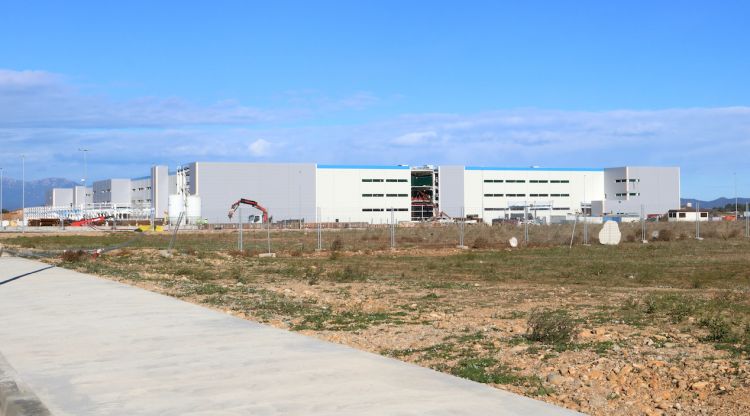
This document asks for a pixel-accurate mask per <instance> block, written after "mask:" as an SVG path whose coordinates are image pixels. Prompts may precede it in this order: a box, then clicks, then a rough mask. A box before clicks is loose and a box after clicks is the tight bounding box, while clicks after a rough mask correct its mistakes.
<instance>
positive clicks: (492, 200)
mask: <svg viewBox="0 0 750 416" xmlns="http://www.w3.org/2000/svg"><path fill="white" fill-rule="evenodd" d="M92 191H93V192H92V193H93V202H94V203H121V204H122V203H130V204H133V205H139V206H149V207H150V209H151V210H152V215H153V217H154V218H157V219H159V218H167V217H168V216H169V215H168V209H169V208H168V201H169V196H170V195H176V194H177V195H182V198H183V199H186V198H187V197H188V196H197V197H198V199H199V200H200V215H201V218H202V219H203V220H205V221H206V222H208V223H227V222H229V219H228V217H227V212H228V210H229V208H230V206H231V205H232V204H233V203H234V202H236V201H237V200H239V199H241V198H247V199H251V200H255V201H257V202H258V203H259V204H260V205H262V206H263V207H265V208H266V209H267V210H268V212H269V215H270V216H271V217H272V218H273V220H274V221H280V220H299V219H301V220H304V221H306V222H317V221H320V222H359V223H362V222H366V223H374V224H378V223H388V222H390V221H391V219H393V220H395V221H398V222H404V221H425V220H431V219H435V218H437V217H439V216H448V217H462V216H464V217H470V218H476V219H478V220H480V219H481V220H483V221H485V222H487V223H491V222H492V221H493V220H496V219H509V218H522V217H523V216H524V215H529V216H531V217H535V218H540V217H541V218H544V219H546V220H551V219H553V217H557V218H565V217H566V216H570V215H575V214H576V213H581V212H584V211H585V212H590V213H591V215H594V216H604V215H629V216H637V215H640V211H641V207H643V208H644V213H645V214H659V215H662V214H664V213H666V212H667V211H668V210H671V209H679V208H680V170H679V168H677V167H617V168H539V167H531V168H508V167H476V166H439V167H433V166H421V167H410V166H406V165H324V164H315V163H227V162H192V163H188V164H185V165H182V166H181V167H179V168H178V169H177V170H176V171H175V172H171V173H170V172H169V171H168V169H167V167H166V166H154V167H153V168H152V169H151V175H150V176H147V177H143V178H137V179H132V180H131V179H106V180H102V181H96V182H94V186H93V190H92ZM60 195H61V196H62V195H65V194H64V193H61V194H60ZM66 196H67V195H66ZM61 199H63V198H61ZM65 200H66V201H67V198H65ZM245 214H247V216H250V215H255V214H257V212H255V211H254V210H253V209H248V210H246V211H244V212H243V217H245Z"/></svg>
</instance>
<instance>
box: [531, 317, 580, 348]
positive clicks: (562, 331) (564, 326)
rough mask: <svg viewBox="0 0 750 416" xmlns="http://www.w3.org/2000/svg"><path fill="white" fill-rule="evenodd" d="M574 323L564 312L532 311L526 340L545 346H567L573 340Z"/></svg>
mask: <svg viewBox="0 0 750 416" xmlns="http://www.w3.org/2000/svg"><path fill="white" fill-rule="evenodd" d="M575 330H576V323H575V321H574V320H573V317H572V316H570V314H569V313H568V311H566V310H533V311H532V312H531V314H530V315H529V320H528V329H527V331H526V338H528V339H529V340H531V341H537V342H542V343H545V344H567V343H569V342H570V341H571V340H572V339H573V335H574V334H575Z"/></svg>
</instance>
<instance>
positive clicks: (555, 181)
mask: <svg viewBox="0 0 750 416" xmlns="http://www.w3.org/2000/svg"><path fill="white" fill-rule="evenodd" d="M503 182H504V183H526V179H505V180H503V179H485V180H484V183H503ZM529 183H570V180H568V179H529Z"/></svg>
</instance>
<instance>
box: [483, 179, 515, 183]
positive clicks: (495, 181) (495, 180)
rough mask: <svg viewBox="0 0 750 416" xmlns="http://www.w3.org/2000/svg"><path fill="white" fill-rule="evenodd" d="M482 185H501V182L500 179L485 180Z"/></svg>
mask: <svg viewBox="0 0 750 416" xmlns="http://www.w3.org/2000/svg"><path fill="white" fill-rule="evenodd" d="M508 182H510V181H508ZM484 183H503V180H502V179H485V180H484Z"/></svg>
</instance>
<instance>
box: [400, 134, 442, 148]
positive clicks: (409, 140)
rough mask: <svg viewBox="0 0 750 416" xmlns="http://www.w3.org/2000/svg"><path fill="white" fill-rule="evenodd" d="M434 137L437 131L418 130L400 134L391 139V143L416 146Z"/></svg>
mask: <svg viewBox="0 0 750 416" xmlns="http://www.w3.org/2000/svg"><path fill="white" fill-rule="evenodd" d="M436 137H437V133H435V132H434V131H419V132H413V133H406V134H402V135H400V136H398V137H396V138H395V139H393V140H391V143H393V144H397V145H401V146H417V145H423V144H426V143H427V142H428V141H429V140H430V139H434V138H436Z"/></svg>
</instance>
